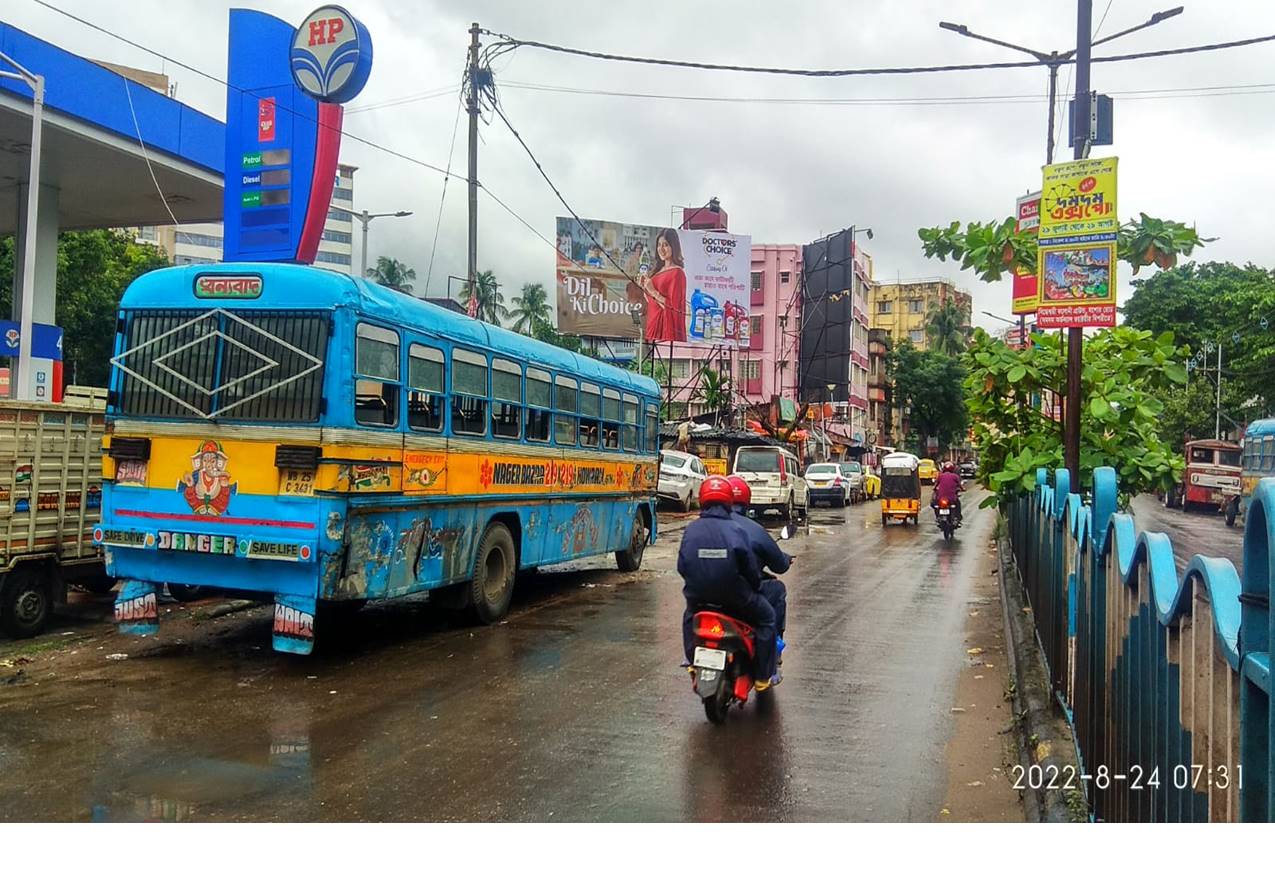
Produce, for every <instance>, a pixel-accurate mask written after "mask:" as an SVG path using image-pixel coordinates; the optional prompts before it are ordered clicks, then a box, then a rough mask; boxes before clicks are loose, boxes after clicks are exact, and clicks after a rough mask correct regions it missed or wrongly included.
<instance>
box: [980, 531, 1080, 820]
mask: <svg viewBox="0 0 1275 895" xmlns="http://www.w3.org/2000/svg"><path fill="white" fill-rule="evenodd" d="M996 554H997V564H998V572H999V574H998V575H997V579H998V580H999V582H1000V593H1001V612H1002V618H1003V620H1004V624H1005V648H1006V650H1007V652H1008V654H1009V663H1010V668H1011V669H1012V671H1013V674H1014V687H1013V710H1014V730H1015V740H1016V741H1017V744H1018V754H1019V761H1020V763H1021V765H1022V766H1023V768H1029V767H1031V766H1032V765H1040V766H1041V768H1042V769H1043V770H1044V775H1043V777H1044V779H1045V780H1046V781H1050V780H1057V781H1065V780H1069V779H1072V777H1073V775H1072V774H1071V773H1069V772H1068V768H1069V767H1070V768H1071V769H1074V771H1075V775H1074V776H1077V777H1078V776H1079V773H1080V767H1081V765H1080V759H1079V757H1078V756H1077V755H1076V748H1075V740H1074V739H1073V737H1072V734H1071V728H1070V727H1069V726H1068V724H1067V720H1066V718H1064V717H1063V716H1062V714H1061V712H1059V711H1058V708H1057V706H1056V704H1055V702H1054V699H1053V694H1052V693H1051V692H1050V687H1049V675H1048V673H1047V672H1046V670H1045V662H1044V659H1043V657H1042V656H1041V654H1040V649H1039V648H1038V646H1037V645H1036V636H1035V627H1036V625H1035V619H1034V618H1032V614H1031V612H1030V610H1029V609H1028V608H1027V604H1026V601H1025V599H1024V596H1025V595H1024V592H1023V587H1022V583H1021V582H1020V581H1019V578H1018V574H1017V569H1016V567H1015V565H1014V558H1013V552H1012V551H1011V549H1010V545H1009V539H1008V537H1007V536H1005V535H1004V534H1001V535H998V537H997V539H996ZM1027 781H1028V777H1027V775H1026V774H1024V776H1023V785H1024V786H1027ZM1024 794H1025V798H1024V800H1023V803H1024V809H1025V814H1026V816H1027V820H1028V822H1033V823H1034V822H1044V823H1071V822H1083V821H1087V820H1088V819H1089V809H1088V805H1087V804H1086V803H1085V800H1084V792H1083V790H1079V789H1075V790H1069V791H1064V790H1061V789H1049V788H1047V787H1041V788H1031V787H1030V786H1027V788H1026V789H1025V792H1024ZM1077 797H1079V798H1077Z"/></svg>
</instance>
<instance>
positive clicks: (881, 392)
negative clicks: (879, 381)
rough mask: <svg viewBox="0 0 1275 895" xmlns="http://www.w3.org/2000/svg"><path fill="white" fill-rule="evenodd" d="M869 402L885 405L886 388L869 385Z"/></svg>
mask: <svg viewBox="0 0 1275 895" xmlns="http://www.w3.org/2000/svg"><path fill="white" fill-rule="evenodd" d="M868 400H869V401H870V402H872V403H874V404H884V403H885V387H884V386H881V385H873V384H872V383H868Z"/></svg>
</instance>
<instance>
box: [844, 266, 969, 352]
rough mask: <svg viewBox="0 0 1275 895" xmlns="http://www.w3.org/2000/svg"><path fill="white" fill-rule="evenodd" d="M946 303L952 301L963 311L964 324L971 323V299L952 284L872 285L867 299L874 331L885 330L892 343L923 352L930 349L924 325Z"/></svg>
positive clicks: (932, 282) (906, 283)
mask: <svg viewBox="0 0 1275 895" xmlns="http://www.w3.org/2000/svg"><path fill="white" fill-rule="evenodd" d="M946 301H953V302H955V303H956V306H957V307H958V308H960V309H961V311H962V314H963V317H964V320H963V322H964V323H965V324H966V325H967V326H968V325H969V323H970V313H971V311H970V307H971V299H970V294H969V293H968V292H962V291H961V290H960V289H958V288H957V287H956V284H955V283H953V282H952V281H951V280H941V279H930V280H900V281H898V282H895V283H873V284H872V289H871V292H870V293H869V296H868V313H869V315H870V316H871V319H872V328H873V329H883V330H885V331H886V332H888V333H889V334H890V340H891V343H892V344H894V345H899V344H902V343H903V342H904V341H905V340H906V341H910V342H911V343H912V345H913V346H914V347H916V348H918V349H920V350H922V351H925V350H927V349H928V348H929V347H930V338H929V335H928V334H927V333H926V327H925V323H926V320H927V319H928V318H929V315H930V312H931V311H932V310H934V309H935V308H937V307H939V306H940V305H942V304H943V303H944V302H946Z"/></svg>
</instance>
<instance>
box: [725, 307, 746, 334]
mask: <svg viewBox="0 0 1275 895" xmlns="http://www.w3.org/2000/svg"><path fill="white" fill-rule="evenodd" d="M725 314H726V332H725V336H726V338H727V339H728V340H730V341H741V342H742V341H745V340H746V339H747V338H748V336H747V334H746V333H745V332H744V331H745V330H746V329H747V327H748V312H747V311H745V310H744V309H743V308H742V307H741V306H740V305H738V304H736V303H735V302H733V301H728V302H726V312H725Z"/></svg>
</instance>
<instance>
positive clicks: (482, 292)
mask: <svg viewBox="0 0 1275 895" xmlns="http://www.w3.org/2000/svg"><path fill="white" fill-rule="evenodd" d="M470 286H471V284H470V283H468V282H467V283H465V285H464V286H462V287H461V289H460V297H461V299H463V300H464V301H466V302H467V301H469V297H470V292H471V291H472V290H471V289H470ZM475 295H476V298H477V303H478V314H477V316H478V319H479V320H483V321H486V322H487V323H493V324H495V325H496V326H499V325H500V321H501V320H504V319H508V317H509V309H508V308H506V307H505V296H503V295H502V294H501V293H500V284H499V283H497V282H496V275H495V274H494V273H493V272H491V271H490V270H484V271H482V272H480V273H479V274H478V288H477V290H476V293H475Z"/></svg>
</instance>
